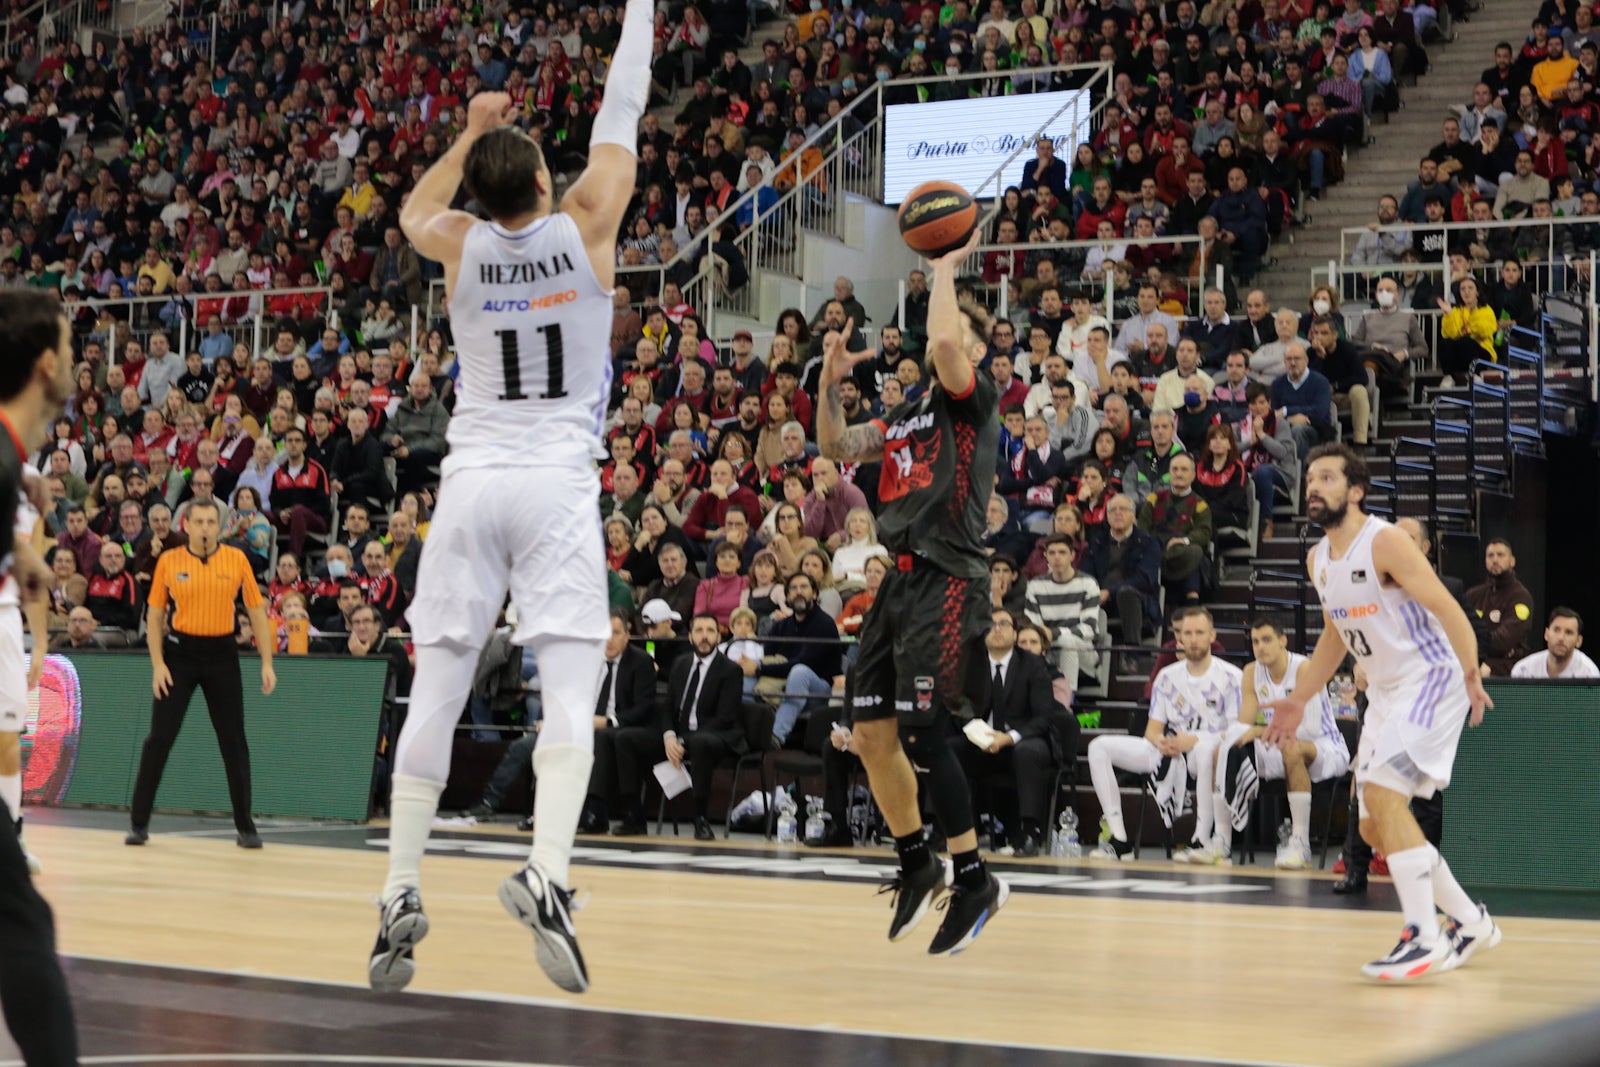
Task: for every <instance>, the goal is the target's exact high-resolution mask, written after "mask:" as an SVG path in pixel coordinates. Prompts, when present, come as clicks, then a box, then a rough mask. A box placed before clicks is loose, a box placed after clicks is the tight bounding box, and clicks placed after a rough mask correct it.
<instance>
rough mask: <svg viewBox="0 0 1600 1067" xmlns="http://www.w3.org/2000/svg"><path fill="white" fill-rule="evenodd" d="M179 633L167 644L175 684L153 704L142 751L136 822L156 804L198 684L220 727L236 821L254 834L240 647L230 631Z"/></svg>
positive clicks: (238, 826) (143, 822)
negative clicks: (218, 634) (203, 634)
mask: <svg viewBox="0 0 1600 1067" xmlns="http://www.w3.org/2000/svg"><path fill="white" fill-rule="evenodd" d="M176 637H177V640H176V642H172V641H168V643H167V647H166V661H167V669H168V670H169V671H171V672H172V685H171V687H169V688H168V689H167V695H166V696H164V697H159V698H157V699H156V700H155V702H154V703H153V705H152V706H151V709H150V735H149V736H148V737H146V738H145V739H144V749H143V751H142V752H141V754H140V756H139V777H138V779H137V780H136V781H135V782H134V785H133V811H132V820H133V825H135V826H139V827H144V826H149V825H150V810H151V809H152V808H154V807H155V803H156V789H157V787H159V786H160V785H161V773H162V771H164V770H165V769H166V766H167V756H168V755H170V754H171V752H172V745H173V743H174V742H176V741H177V740H178V730H179V728H180V727H182V726H183V716H184V713H185V712H187V711H188V710H189V699H190V697H192V696H193V695H194V691H195V688H196V687H199V689H200V691H201V692H203V693H204V694H205V698H206V710H207V711H209V712H210V713H211V728H212V729H213V730H215V731H216V732H217V747H218V748H220V749H221V750H222V768H223V771H224V772H225V773H226V774H227V777H228V799H229V801H231V802H232V804H233V825H234V827H235V828H236V829H237V830H238V831H239V832H240V833H242V834H247V833H248V834H253V833H255V831H256V824H255V821H254V820H253V819H251V818H250V744H249V742H248V741H246V740H245V736H244V685H243V683H242V682H241V681H240V679H239V650H238V647H237V646H235V645H234V643H233V637H232V636H231V635H230V636H227V637H189V636H187V635H184V634H177V635H176Z"/></svg>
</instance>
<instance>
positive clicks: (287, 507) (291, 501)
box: [272, 427, 333, 556]
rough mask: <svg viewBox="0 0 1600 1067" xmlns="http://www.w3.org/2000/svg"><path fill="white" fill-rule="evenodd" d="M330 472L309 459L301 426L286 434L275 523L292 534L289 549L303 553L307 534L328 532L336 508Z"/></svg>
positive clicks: (275, 490) (275, 486) (275, 485)
mask: <svg viewBox="0 0 1600 1067" xmlns="http://www.w3.org/2000/svg"><path fill="white" fill-rule="evenodd" d="M331 492H332V490H331V488H330V486H329V484H328V472H327V471H325V470H323V469H322V465H321V464H319V463H317V462H316V461H315V460H312V459H307V458H306V433H305V431H304V430H302V429H300V428H299V427H295V428H293V429H291V430H290V431H289V432H288V433H286V434H284V435H283V458H282V459H281V460H279V462H278V473H277V474H275V475H273V476H272V522H273V525H275V526H276V527H277V528H278V530H279V532H281V533H286V534H288V535H289V551H290V552H293V553H294V554H295V555H297V556H298V555H301V554H302V553H303V552H304V551H305V546H306V535H307V534H312V533H318V534H325V533H327V532H328V515H329V513H330V512H331V511H332V508H333V505H332V500H331V496H330V494H331Z"/></svg>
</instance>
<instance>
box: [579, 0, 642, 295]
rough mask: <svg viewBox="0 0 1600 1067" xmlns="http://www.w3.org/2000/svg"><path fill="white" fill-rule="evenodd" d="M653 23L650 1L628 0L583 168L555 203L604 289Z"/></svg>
mask: <svg viewBox="0 0 1600 1067" xmlns="http://www.w3.org/2000/svg"><path fill="white" fill-rule="evenodd" d="M654 21H655V12H654V10H653V8H652V6H651V0H628V7H627V10H626V12H625V13H624V14H623V16H622V37H621V39H620V40H619V41H618V42H617V51H616V54H615V55H614V56H613V57H612V59H611V66H610V67H609V68H608V71H607V75H606V86H605V95H604V96H602V97H601V99H600V112H599V114H597V115H596V116H595V119H594V131H593V133H592V134H591V135H590V139H589V163H588V166H586V167H584V169H583V173H582V174H581V175H580V176H579V177H578V180H577V181H575V182H573V183H572V187H571V188H570V189H568V190H567V193H566V195H565V196H564V197H562V200H561V210H562V211H564V212H566V213H567V214H568V215H571V216H572V221H574V222H576V223H577V224H578V232H579V233H580V234H582V235H583V244H584V248H585V249H587V250H588V253H589V263H590V264H591V265H592V266H593V267H594V273H595V277H596V278H598V279H599V281H600V284H601V286H602V287H604V288H606V289H609V288H611V286H612V285H613V284H614V282H615V281H616V273H617V262H616V243H617V231H618V230H620V229H621V228H622V216H623V214H624V213H626V212H627V210H628V204H629V203H630V202H631V201H632V199H633V182H634V177H635V171H636V170H637V168H638V162H639V158H638V145H639V119H640V118H641V117H642V116H643V115H644V111H645V106H646V105H647V104H648V103H649V100H650V49H651V34H652V32H653V26H654Z"/></svg>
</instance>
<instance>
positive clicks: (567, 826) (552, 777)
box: [528, 744, 594, 889]
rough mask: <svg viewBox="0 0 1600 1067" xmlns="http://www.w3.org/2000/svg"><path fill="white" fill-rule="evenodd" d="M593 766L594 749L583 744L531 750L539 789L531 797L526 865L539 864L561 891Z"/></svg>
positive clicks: (564, 886) (565, 878) (549, 746)
mask: <svg viewBox="0 0 1600 1067" xmlns="http://www.w3.org/2000/svg"><path fill="white" fill-rule="evenodd" d="M593 766H594V752H593V750H592V749H589V748H586V747H584V746H582V745H544V744H541V745H540V746H539V747H538V748H535V749H534V750H533V773H534V776H535V777H536V778H538V789H537V791H536V792H535V793H534V795H533V849H532V851H530V852H529V853H528V862H529V863H535V864H538V865H539V867H540V869H542V870H543V871H544V873H545V875H546V876H547V877H548V878H549V879H550V880H551V881H552V882H554V883H555V884H556V885H558V886H560V887H561V888H562V889H568V888H571V886H570V885H569V883H568V881H567V877H568V875H567V864H568V863H569V862H571V860H572V839H573V837H574V836H575V835H576V834H577V832H578V817H579V816H581V815H582V814H583V802H584V798H585V797H586V796H587V795H588V793H589V770H590V768H591V767H593Z"/></svg>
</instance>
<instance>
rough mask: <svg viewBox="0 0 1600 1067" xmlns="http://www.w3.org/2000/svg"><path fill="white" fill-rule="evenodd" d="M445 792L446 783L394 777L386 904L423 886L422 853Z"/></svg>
mask: <svg viewBox="0 0 1600 1067" xmlns="http://www.w3.org/2000/svg"><path fill="white" fill-rule="evenodd" d="M443 792H444V783H443V782H432V781H429V780H428V779H426V778H413V777H411V776H410V775H407V774H397V775H395V776H394V780H393V784H392V785H391V786H390V788H389V879H388V881H386V882H384V883H383V899H384V902H385V903H387V902H389V901H391V900H393V899H394V898H395V897H397V896H399V895H400V892H401V890H404V889H417V888H420V887H421V885H422V875H421V873H420V868H421V866H422V853H423V852H424V851H426V850H427V847H428V834H429V833H430V832H431V831H432V830H433V816H434V814H435V813H436V812H437V811H438V810H439V794H440V793H443Z"/></svg>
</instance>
